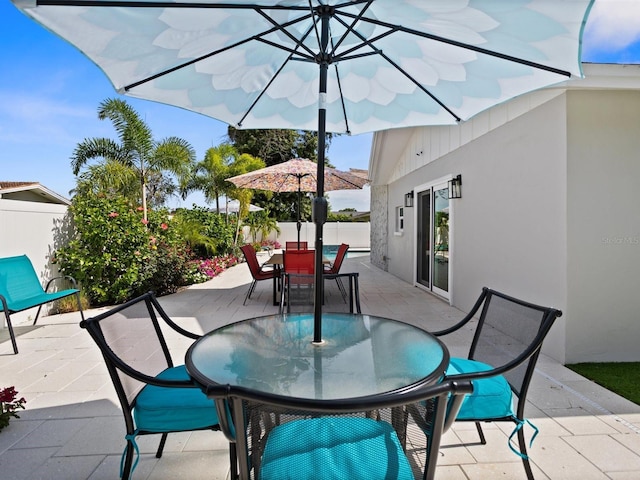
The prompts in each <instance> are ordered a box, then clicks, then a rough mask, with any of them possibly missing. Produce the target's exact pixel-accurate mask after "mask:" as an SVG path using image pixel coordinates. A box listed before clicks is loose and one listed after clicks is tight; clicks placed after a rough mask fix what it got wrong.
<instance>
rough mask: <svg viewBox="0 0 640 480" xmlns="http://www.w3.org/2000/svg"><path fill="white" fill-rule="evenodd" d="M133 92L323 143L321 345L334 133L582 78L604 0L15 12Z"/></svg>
mask: <svg viewBox="0 0 640 480" xmlns="http://www.w3.org/2000/svg"><path fill="white" fill-rule="evenodd" d="M12 1H13V2H14V4H15V5H16V6H17V7H18V8H19V9H20V10H22V11H23V12H24V13H25V14H27V15H29V16H31V17H32V18H34V19H35V20H37V21H38V22H40V23H41V24H43V25H45V26H46V27H47V28H49V29H50V30H51V31H53V32H55V33H57V34H59V35H60V36H62V37H63V38H65V39H66V40H68V41H69V42H71V43H72V44H74V45H75V46H77V47H78V48H79V49H80V50H81V51H82V52H83V53H84V54H85V55H87V56H88V57H89V58H91V59H92V60H93V61H94V62H95V63H96V64H97V65H98V66H100V68H101V69H102V70H103V71H104V72H105V73H106V75H107V76H108V77H109V79H110V80H111V82H112V83H113V85H114V87H115V88H116V89H117V90H118V91H119V92H120V93H122V94H125V95H130V96H133V97H138V98H145V99H150V100H155V101H159V102H163V103H168V104H172V105H178V106H180V107H182V108H186V109H190V110H193V111H196V112H200V113H202V114H205V115H209V116H211V117H214V118H217V119H219V120H222V121H224V122H226V123H229V124H231V125H234V126H235V127H237V128H290V129H297V130H317V131H318V164H317V169H318V175H317V178H318V182H317V186H316V198H315V199H314V222H315V223H316V241H315V248H316V251H317V252H318V255H317V258H316V289H315V309H314V316H315V320H316V324H317V328H316V335H315V339H316V340H317V341H318V342H319V341H321V313H322V311H321V308H322V263H321V262H322V258H321V257H322V255H321V252H322V235H323V232H322V226H323V223H324V221H325V219H326V214H327V203H326V200H325V199H324V197H323V195H324V191H325V188H324V175H323V170H324V152H325V133H326V132H327V131H330V132H346V133H351V134H357V133H362V132H372V131H377V130H384V129H389V128H396V127H409V126H422V125H446V124H455V123H457V122H460V121H462V120H466V119H468V118H470V117H472V116H473V115H475V114H476V113H478V112H480V111H482V110H485V109H487V108H490V107H492V106H494V105H496V104H498V103H501V102H505V101H507V100H509V99H511V98H513V97H515V96H517V95H520V94H523V93H526V92H529V91H531V90H534V89H537V88H541V87H544V86H547V85H551V84H553V83H557V82H560V81H563V80H566V79H567V78H568V77H570V76H571V75H579V76H581V75H582V72H581V66H580V43H581V36H582V30H583V27H584V24H585V22H586V17H587V15H588V11H589V9H590V8H591V5H592V3H593V0H351V1H345V0H322V1H320V0H281V1H276V2H274V1H273V0H269V1H267V0H253V1H250V0H249V1H246V0H226V1H220V2H218V1H215V0H200V1H198V0H195V1H193V0H175V1H171V2H165V1H157V0H144V1H138V0H12Z"/></svg>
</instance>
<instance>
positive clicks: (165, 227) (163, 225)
mask: <svg viewBox="0 0 640 480" xmlns="http://www.w3.org/2000/svg"><path fill="white" fill-rule="evenodd" d="M160 228H161V229H163V230H166V229H167V228H169V225H167V224H166V223H161V224H160Z"/></svg>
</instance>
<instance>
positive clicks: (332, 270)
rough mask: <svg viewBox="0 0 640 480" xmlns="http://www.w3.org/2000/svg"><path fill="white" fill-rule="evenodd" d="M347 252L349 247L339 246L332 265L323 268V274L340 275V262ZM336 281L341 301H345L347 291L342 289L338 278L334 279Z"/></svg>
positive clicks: (344, 244) (345, 245) (340, 280)
mask: <svg viewBox="0 0 640 480" xmlns="http://www.w3.org/2000/svg"><path fill="white" fill-rule="evenodd" d="M348 250H349V245H347V244H346V243H343V244H341V245H340V246H339V247H338V252H337V253H336V258H335V259H334V260H333V263H332V264H331V265H329V266H328V267H325V269H324V273H328V274H334V275H335V274H338V273H340V268H342V262H343V261H344V259H345V257H346V256H347V251H348ZM334 278H335V280H336V284H337V285H338V289H339V290H340V294H341V295H342V300H345V301H346V299H347V291H346V290H345V288H344V285H343V283H342V279H341V278H340V277H339V276H336V277H334Z"/></svg>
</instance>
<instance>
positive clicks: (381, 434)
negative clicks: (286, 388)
mask: <svg viewBox="0 0 640 480" xmlns="http://www.w3.org/2000/svg"><path fill="white" fill-rule="evenodd" d="M319 478H322V480H405V479H406V480H413V478H414V477H413V473H412V471H411V466H410V465H409V461H408V460H407V457H406V456H405V454H404V452H403V450H402V447H401V446H400V442H399V441H398V437H397V435H396V433H395V431H394V430H393V427H392V426H391V425H390V424H389V423H387V422H379V421H375V420H372V419H369V418H355V417H321V418H311V419H304V420H295V421H292V422H288V423H284V424H282V425H280V426H278V427H276V428H274V429H273V430H272V431H271V433H270V434H269V437H268V439H267V443H266V445H265V448H264V452H263V456H262V468H261V470H260V480H287V479H290V480H317V479H319Z"/></svg>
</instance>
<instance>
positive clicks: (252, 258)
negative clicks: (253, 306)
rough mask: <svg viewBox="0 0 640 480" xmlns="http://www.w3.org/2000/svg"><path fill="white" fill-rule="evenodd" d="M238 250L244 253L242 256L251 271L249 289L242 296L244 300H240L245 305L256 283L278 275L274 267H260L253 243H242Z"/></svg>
mask: <svg viewBox="0 0 640 480" xmlns="http://www.w3.org/2000/svg"><path fill="white" fill-rule="evenodd" d="M240 250H242V253H243V254H244V258H245V260H246V261H247V265H248V266H249V271H250V272H251V277H252V278H253V281H252V282H251V285H250V286H249V290H248V291H247V294H246V295H245V297H244V301H243V302H242V304H243V305H246V304H247V300H248V299H249V298H251V294H252V293H253V291H254V290H255V288H256V285H257V283H258V282H259V281H261V280H273V279H274V278H276V276H277V275H278V272H277V271H276V270H275V269H271V270H263V269H262V267H261V266H260V262H258V256H257V255H256V250H255V248H253V245H250V244H246V245H243V246H241V247H240Z"/></svg>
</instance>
